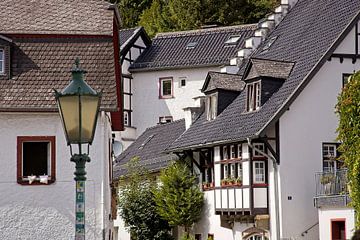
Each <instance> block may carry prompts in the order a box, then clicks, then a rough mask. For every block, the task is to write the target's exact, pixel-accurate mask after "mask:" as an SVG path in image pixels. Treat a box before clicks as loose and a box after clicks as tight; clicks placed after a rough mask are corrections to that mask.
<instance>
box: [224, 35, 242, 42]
mask: <svg viewBox="0 0 360 240" xmlns="http://www.w3.org/2000/svg"><path fill="white" fill-rule="evenodd" d="M239 39H240V36H239V35H234V36H230V37H229V38H228V39H227V40H226V41H225V44H236V43H237V42H238V41H239Z"/></svg>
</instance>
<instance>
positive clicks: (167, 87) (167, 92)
mask: <svg viewBox="0 0 360 240" xmlns="http://www.w3.org/2000/svg"><path fill="white" fill-rule="evenodd" d="M171 88H172V83H171V80H163V81H162V96H171V95H172V89H171Z"/></svg>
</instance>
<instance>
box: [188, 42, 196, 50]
mask: <svg viewBox="0 0 360 240" xmlns="http://www.w3.org/2000/svg"><path fill="white" fill-rule="evenodd" d="M197 44H198V43H197V42H189V43H188V44H187V45H186V49H194V48H195V47H196V45H197Z"/></svg>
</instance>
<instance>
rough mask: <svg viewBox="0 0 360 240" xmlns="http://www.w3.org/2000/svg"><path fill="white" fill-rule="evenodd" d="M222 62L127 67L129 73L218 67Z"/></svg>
mask: <svg viewBox="0 0 360 240" xmlns="http://www.w3.org/2000/svg"><path fill="white" fill-rule="evenodd" d="M223 64H224V63H216V64H215V63H212V64H199V65H191V66H184V65H179V66H169V67H154V68H131V67H130V68H129V71H130V72H131V73H136V72H152V71H164V70H173V69H193V68H205V67H220V66H222V65H223Z"/></svg>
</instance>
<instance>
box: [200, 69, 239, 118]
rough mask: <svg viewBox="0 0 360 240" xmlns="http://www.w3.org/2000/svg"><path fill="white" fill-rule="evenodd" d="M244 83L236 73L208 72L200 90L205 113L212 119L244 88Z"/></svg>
mask: <svg viewBox="0 0 360 240" xmlns="http://www.w3.org/2000/svg"><path fill="white" fill-rule="evenodd" d="M244 86H245V83H244V82H243V81H241V76H240V75H237V74H227V73H220V72H209V73H208V75H207V77H206V79H205V83H204V85H203V88H202V89H201V91H202V92H203V93H204V94H205V96H206V100H205V111H206V112H205V113H206V116H207V119H208V120H214V119H215V118H216V117H217V116H218V115H219V114H220V113H221V112H222V111H223V110H224V109H225V108H226V107H227V106H228V105H229V104H230V103H231V102H232V101H234V99H235V98H236V97H237V96H238V95H239V93H240V92H241V91H242V89H243V88H244Z"/></svg>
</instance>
